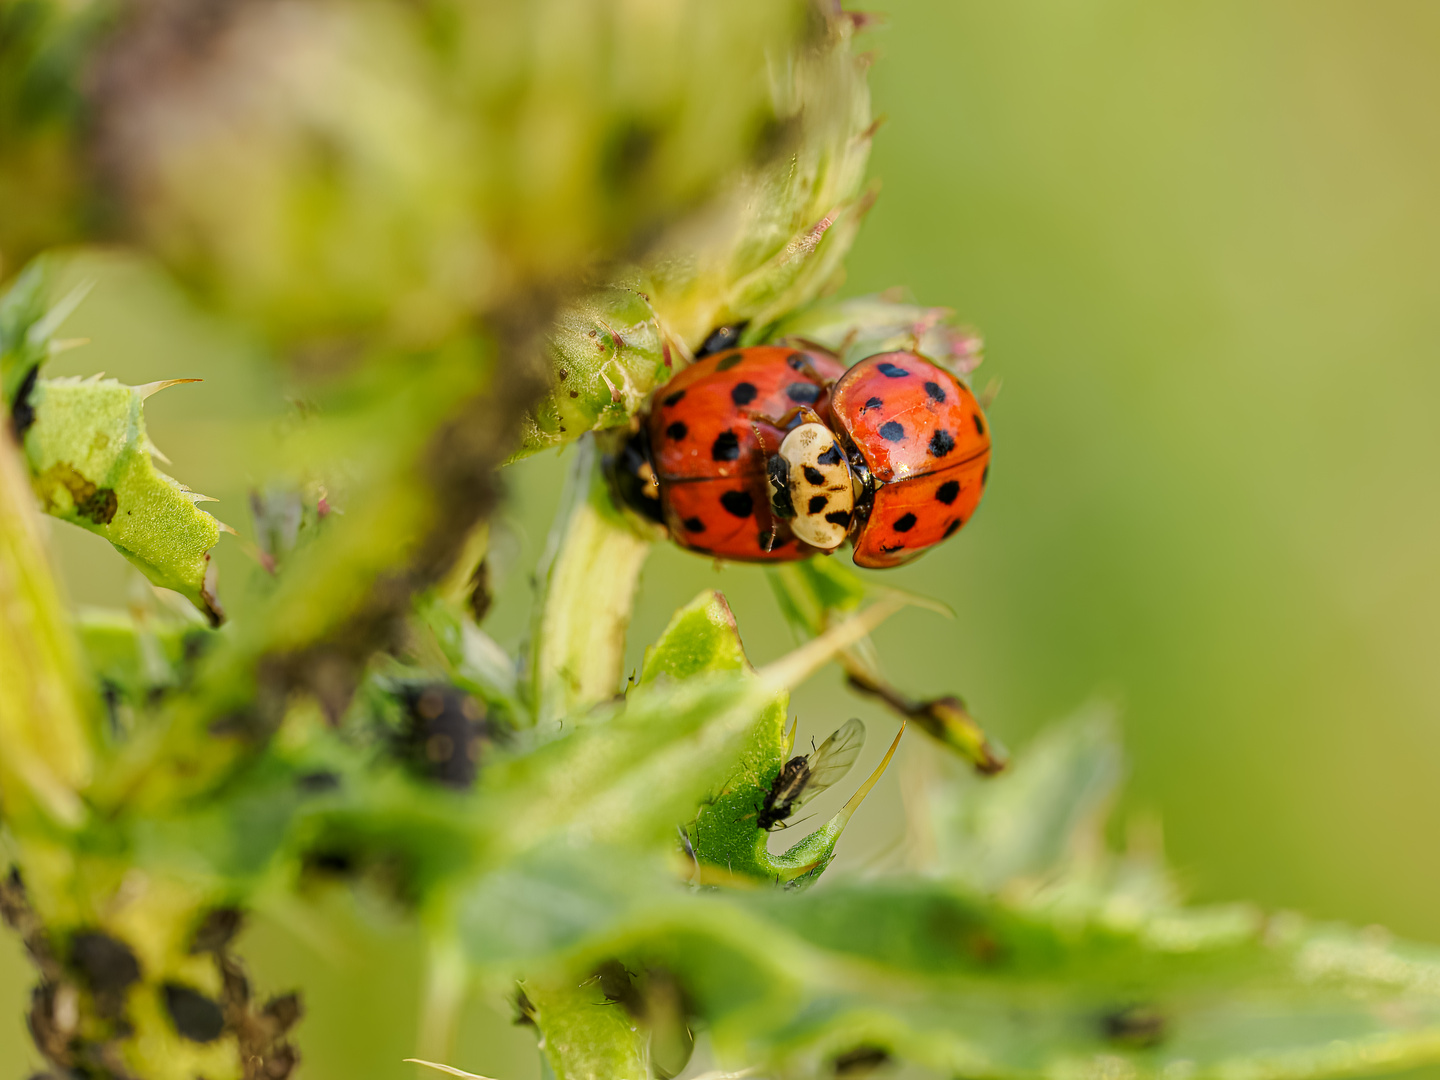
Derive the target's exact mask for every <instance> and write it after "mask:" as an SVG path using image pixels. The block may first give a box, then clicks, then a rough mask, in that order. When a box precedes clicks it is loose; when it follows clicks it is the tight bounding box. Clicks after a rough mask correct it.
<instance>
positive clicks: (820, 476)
mask: <svg viewBox="0 0 1440 1080" xmlns="http://www.w3.org/2000/svg"><path fill="white" fill-rule="evenodd" d="M805 479H806V480H808V481H809V482H810V483H812V484H823V483H825V474H824V473H823V472H821V471H820V470H819V469H817V468H815V466H814V465H806V466H805Z"/></svg>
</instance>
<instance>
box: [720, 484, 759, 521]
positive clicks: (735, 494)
mask: <svg viewBox="0 0 1440 1080" xmlns="http://www.w3.org/2000/svg"><path fill="white" fill-rule="evenodd" d="M720 505H721V506H723V507H725V509H726V510H728V511H730V513H732V514H734V515H735V516H736V517H738V518H747V517H749V516H750V513H751V511H753V510H754V509H755V500H754V499H752V498H750V493H749V492H748V491H727V492H725V494H724V495H721V496H720Z"/></svg>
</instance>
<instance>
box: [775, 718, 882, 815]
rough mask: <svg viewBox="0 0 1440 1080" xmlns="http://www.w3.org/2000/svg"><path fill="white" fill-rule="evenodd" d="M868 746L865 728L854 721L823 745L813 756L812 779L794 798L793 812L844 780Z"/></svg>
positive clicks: (808, 777) (845, 724) (807, 778)
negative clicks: (861, 751) (864, 748)
mask: <svg viewBox="0 0 1440 1080" xmlns="http://www.w3.org/2000/svg"><path fill="white" fill-rule="evenodd" d="M864 745H865V725H864V724H863V723H861V722H860V720H859V719H858V718H855V717H852V718H851V719H849V720H847V721H845V723H844V724H843V725H842V726H841V727H840V729H839V730H838V731H836V732H835V733H834V734H833V735H831V736H830V737H829V738H828V739H826V740H825V741H824V742H823V743H821V744H820V749H818V750H816V751H815V753H813V754H811V755H810V761H809V766H810V769H809V775H808V776H807V777H806V778H805V786H804V787H803V788H802V789H801V790H800V792H799V793H798V794H797V795H796V796H795V800H794V804H793V806H794V808H795V809H798V808H800V807H801V806H804V805H805V804H806V803H807V802H809V801H810V800H811V799H813V798H814V797H815V796H816V795H819V794H820V793H821V792H822V791H824V790H825V789H826V788H828V787H830V786H831V785H832V784H836V783H838V782H839V781H840V780H842V779H844V777H845V774H846V773H848V772H849V771H850V766H852V765H854V764H855V759H856V758H857V757H859V756H860V749H861V747H863V746H864Z"/></svg>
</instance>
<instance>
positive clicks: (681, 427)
mask: <svg viewBox="0 0 1440 1080" xmlns="http://www.w3.org/2000/svg"><path fill="white" fill-rule="evenodd" d="M665 434H666V435H667V436H668V437H669V438H671V439H674V440H675V441H676V442H679V441H680V440H681V439H683V438H684V437H685V436H686V435H688V434H690V429H689V428H688V427H686V426H685V424H684V423H683V422H682V421H679V420H676V421H675V422H674V423H673V424H671V425H670V426H669V427H667V428H666V429H665Z"/></svg>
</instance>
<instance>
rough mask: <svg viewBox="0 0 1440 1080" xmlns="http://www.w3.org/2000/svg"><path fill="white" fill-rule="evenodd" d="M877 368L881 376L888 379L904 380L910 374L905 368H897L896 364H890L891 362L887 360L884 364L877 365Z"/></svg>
mask: <svg viewBox="0 0 1440 1080" xmlns="http://www.w3.org/2000/svg"><path fill="white" fill-rule="evenodd" d="M875 368H876V370H877V371H879V372H880V374H881V375H884V376H885V377H886V378H887V379H902V378H904V377H905V376H906V375H909V374H910V372H908V371H906V370H905V369H904V368H903V367H896V366H895V365H894V364H892V363H890V361H889V360H886V361H884V362H883V363H879V364H876V365H875Z"/></svg>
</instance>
